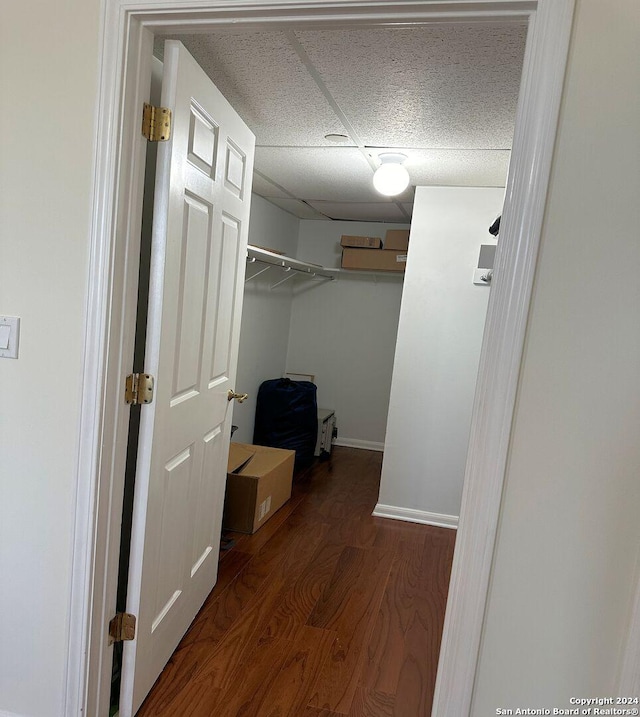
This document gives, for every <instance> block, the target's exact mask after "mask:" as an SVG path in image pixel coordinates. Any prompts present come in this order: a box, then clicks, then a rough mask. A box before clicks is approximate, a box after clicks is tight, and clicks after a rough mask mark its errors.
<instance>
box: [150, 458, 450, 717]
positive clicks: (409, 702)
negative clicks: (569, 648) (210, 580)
mask: <svg viewBox="0 0 640 717" xmlns="http://www.w3.org/2000/svg"><path fill="white" fill-rule="evenodd" d="M381 462H382V454H380V453H375V452H371V451H363V450H356V449H349V448H335V449H334V452H333V456H332V459H331V461H329V462H326V463H320V464H318V465H316V466H314V467H313V468H312V469H311V470H310V471H309V472H308V473H307V474H306V475H305V476H303V479H302V480H300V481H297V482H296V483H294V490H293V495H292V498H291V500H290V501H289V503H288V504H287V505H285V506H284V507H283V508H281V509H280V511H278V513H276V515H275V516H273V518H271V520H270V521H269V522H268V523H266V524H265V525H264V526H263V527H262V528H261V529H260V530H259V531H258V532H257V533H255V535H252V536H249V535H240V534H234V536H233V537H234V538H235V539H236V541H237V544H236V546H235V547H234V548H233V549H232V550H230V551H229V552H226V553H223V555H222V558H221V561H220V573H219V578H218V584H217V585H216V587H215V589H214V590H213V592H212V593H211V595H210V596H209V598H208V599H207V601H206V602H205V604H204V606H203V608H202V610H201V611H200V613H199V614H198V616H197V617H196V619H195V621H194V622H193V624H192V626H191V628H190V630H189V632H188V633H187V634H186V635H185V637H184V638H183V640H182V642H181V643H180V645H179V646H178V648H177V650H176V652H175V653H174V655H173V657H172V658H171V660H170V661H169V663H168V665H167V666H166V667H165V669H164V671H163V672H162V674H161V675H160V677H159V678H158V681H157V682H156V684H155V686H154V688H153V689H152V691H151V692H150V694H149V696H148V697H147V699H146V701H145V702H144V704H143V706H142V708H141V709H140V711H139V712H138V717H169V715H171V717H285V716H288V717H337V716H339V715H349V716H350V717H423V716H424V717H426V716H427V715H429V714H430V711H431V702H432V699H433V688H434V683H435V674H436V667H437V663H438V650H439V645H440V636H441V632H442V624H443V619H444V609H445V601H446V596H447V587H448V583H449V574H450V571H451V559H452V556H453V545H454V541H455V531H453V530H449V529H446V528H433V527H430V526H424V525H416V524H411V523H404V522H398V521H393V520H387V519H383V518H372V517H371V512H372V510H373V507H374V505H375V503H376V500H377V496H378V486H379V481H380V468H381Z"/></svg>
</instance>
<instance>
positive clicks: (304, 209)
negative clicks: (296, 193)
mask: <svg viewBox="0 0 640 717" xmlns="http://www.w3.org/2000/svg"><path fill="white" fill-rule="evenodd" d="M267 201H269V202H271V204H275V205H276V206H277V207H280V209H284V210H285V212H289V214H293V215H294V216H296V217H299V218H300V219H329V217H326V216H325V215H324V214H321V213H320V212H317V211H316V210H315V209H314V208H313V207H311V206H309V205H308V204H305V202H302V201H300V200H299V199H278V198H275V197H269V199H268V200H267Z"/></svg>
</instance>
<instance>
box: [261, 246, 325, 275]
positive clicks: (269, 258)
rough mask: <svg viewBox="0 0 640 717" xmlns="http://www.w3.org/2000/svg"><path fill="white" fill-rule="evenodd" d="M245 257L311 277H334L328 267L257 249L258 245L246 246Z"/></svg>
mask: <svg viewBox="0 0 640 717" xmlns="http://www.w3.org/2000/svg"><path fill="white" fill-rule="evenodd" d="M247 257H248V258H249V259H251V260H252V261H258V262H260V263H261V264H269V265H271V266H277V267H280V268H281V269H287V270H290V269H293V270H294V271H295V272H297V273H299V274H303V275H306V276H308V277H309V278H313V277H314V276H320V277H322V278H323V279H331V280H333V279H335V275H334V273H330V272H331V270H330V269H326V268H325V267H323V266H318V265H317V264H309V263H308V262H306V261H300V260H299V259H293V258H292V257H289V256H285V255H283V254H276V253H275V252H273V251H268V250H267V249H259V248H258V247H255V246H251V245H249V246H248V247H247Z"/></svg>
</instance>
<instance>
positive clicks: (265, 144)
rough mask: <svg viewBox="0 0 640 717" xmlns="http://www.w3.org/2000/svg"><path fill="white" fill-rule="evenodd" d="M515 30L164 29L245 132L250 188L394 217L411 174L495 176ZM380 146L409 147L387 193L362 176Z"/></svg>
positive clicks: (315, 206)
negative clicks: (400, 175)
mask: <svg viewBox="0 0 640 717" xmlns="http://www.w3.org/2000/svg"><path fill="white" fill-rule="evenodd" d="M172 37H175V36H172ZM525 38H526V28H525V27H524V26H522V25H513V24H511V25H507V24H500V25H492V24H480V25H471V24H470V25H460V24H457V25H424V26H412V27H409V28H406V27H402V28H397V27H371V28H357V29H335V30H334V29H323V30H304V31H295V32H293V31H290V30H289V31H265V32H262V31H261V32H255V31H235V30H232V31H229V30H223V31H220V32H219V33H216V34H213V35H183V36H179V37H177V39H179V40H181V41H182V42H183V43H184V45H185V46H186V47H187V49H188V50H189V51H190V52H191V54H192V55H193V56H194V57H195V59H196V60H197V61H198V63H199V64H200V65H201V66H202V67H203V69H204V70H205V71H206V72H207V74H208V75H209V76H210V77H211V79H212V80H213V82H214V83H215V84H216V85H217V86H218V88H219V89H220V91H221V92H222V93H223V94H224V95H225V97H226V98H227V99H228V100H229V102H230V103H231V104H232V105H233V106H234V107H235V109H236V110H237V111H238V113H239V114H240V116H241V117H242V118H243V119H244V120H245V122H246V123H247V124H248V125H249V127H250V128H251V129H252V130H253V131H254V133H255V134H256V141H257V147H256V161H255V167H256V174H255V176H254V191H255V192H256V193H257V194H260V195H261V196H263V197H265V198H267V199H269V200H270V201H272V202H273V203H274V204H277V205H278V206H281V207H282V208H283V209H286V210H287V211H289V212H291V213H293V214H296V215H297V216H300V217H303V218H332V219H354V220H361V221H362V220H372V221H393V222H398V221H403V220H406V221H408V220H409V218H410V216H411V202H412V198H413V188H414V187H415V186H419V185H461V186H503V185H504V182H505V179H506V172H507V168H508V163H509V154H510V152H509V150H510V147H511V140H512V134H513V124H514V118H515V108H516V103H517V97H518V88H519V83H520V73H521V68H522V58H523V54H524V44H525ZM163 39H164V38H159V39H158V41H157V42H156V54H158V55H159V56H160V57H161V56H162V42H163ZM329 133H342V134H347V135H348V136H349V140H348V141H347V142H346V143H345V144H340V145H336V144H335V143H333V142H330V141H328V140H327V139H325V135H326V134H329ZM385 149H386V150H390V149H396V150H398V149H399V150H400V151H403V152H404V153H405V154H406V155H407V156H408V159H407V161H406V167H407V169H408V170H409V174H410V176H411V187H410V189H409V190H408V191H407V192H406V193H405V194H403V195H402V196H400V197H396V198H394V200H390V199H388V198H385V197H382V196H381V195H379V194H377V192H375V190H374V189H373V186H372V183H371V178H372V176H373V170H374V168H375V166H377V164H378V161H379V160H378V158H377V155H378V153H379V152H381V151H384V150H385Z"/></svg>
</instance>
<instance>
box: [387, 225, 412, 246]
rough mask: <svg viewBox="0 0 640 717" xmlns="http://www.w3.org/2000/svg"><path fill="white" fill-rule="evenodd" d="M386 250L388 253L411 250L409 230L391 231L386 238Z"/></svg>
mask: <svg viewBox="0 0 640 717" xmlns="http://www.w3.org/2000/svg"><path fill="white" fill-rule="evenodd" d="M384 248H385V249H386V250H387V251H404V252H406V251H407V249H409V230H408V229H389V230H388V231H387V234H386V236H385V238H384Z"/></svg>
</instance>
